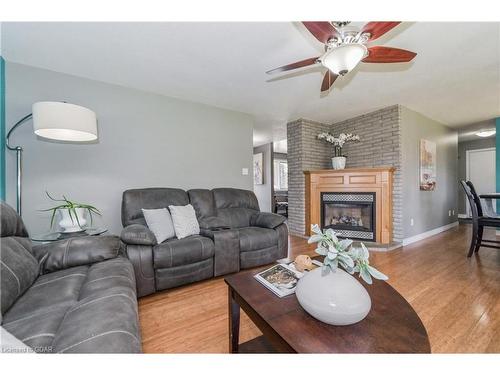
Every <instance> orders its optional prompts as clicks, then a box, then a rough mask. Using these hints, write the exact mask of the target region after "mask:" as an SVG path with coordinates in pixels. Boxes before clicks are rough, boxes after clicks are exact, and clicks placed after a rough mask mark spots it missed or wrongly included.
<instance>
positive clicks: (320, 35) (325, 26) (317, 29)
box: [302, 21, 338, 43]
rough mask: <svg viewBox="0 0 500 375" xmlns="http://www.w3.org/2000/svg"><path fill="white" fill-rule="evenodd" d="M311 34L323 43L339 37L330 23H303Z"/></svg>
mask: <svg viewBox="0 0 500 375" xmlns="http://www.w3.org/2000/svg"><path fill="white" fill-rule="evenodd" d="M302 23H303V24H304V26H305V27H306V29H307V30H309V32H310V33H311V34H312V35H314V36H315V38H316V39H318V40H319V41H320V42H321V43H326V42H328V39H330V38H332V37H334V36H337V35H338V33H337V30H336V29H335V28H334V27H333V26H332V24H331V23H330V22H325V21H323V22H302Z"/></svg>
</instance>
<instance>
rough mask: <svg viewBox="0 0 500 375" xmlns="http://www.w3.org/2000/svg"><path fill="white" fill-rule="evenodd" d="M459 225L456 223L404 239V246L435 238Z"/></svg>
mask: <svg viewBox="0 0 500 375" xmlns="http://www.w3.org/2000/svg"><path fill="white" fill-rule="evenodd" d="M457 225H458V221H455V222H453V223H450V224H447V225H443V226H442V227H439V228H435V229H432V230H429V231H427V232H424V233H420V234H417V235H415V236H412V237H408V238H405V239H403V246H406V245H409V244H411V243H414V242H417V241H421V240H423V239H425V238H427V237H431V236H434V235H436V234H438V233H441V232H444V231H447V230H449V229H451V228H454V227H456V226H457Z"/></svg>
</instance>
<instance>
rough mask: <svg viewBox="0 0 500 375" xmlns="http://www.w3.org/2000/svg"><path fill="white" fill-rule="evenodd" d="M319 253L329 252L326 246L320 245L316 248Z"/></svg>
mask: <svg viewBox="0 0 500 375" xmlns="http://www.w3.org/2000/svg"><path fill="white" fill-rule="evenodd" d="M314 251H316V253H317V254H319V255H326V254H327V253H328V250H326V249H325V248H324V247H321V246H319V247H318V248H317V249H316V250H314Z"/></svg>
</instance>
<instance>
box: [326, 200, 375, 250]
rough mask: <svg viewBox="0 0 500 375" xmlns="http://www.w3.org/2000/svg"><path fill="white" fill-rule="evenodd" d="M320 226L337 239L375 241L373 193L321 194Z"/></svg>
mask: <svg viewBox="0 0 500 375" xmlns="http://www.w3.org/2000/svg"><path fill="white" fill-rule="evenodd" d="M321 226H322V228H323V229H326V228H332V229H333V230H334V231H335V232H336V233H337V236H338V237H348V238H351V239H357V240H364V241H376V235H375V193H364V192H363V193H358V192H331V193H321Z"/></svg>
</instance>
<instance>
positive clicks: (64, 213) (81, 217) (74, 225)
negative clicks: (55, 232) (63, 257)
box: [58, 207, 87, 233]
mask: <svg viewBox="0 0 500 375" xmlns="http://www.w3.org/2000/svg"><path fill="white" fill-rule="evenodd" d="M58 211H59V213H60V215H61V221H59V226H60V227H61V231H62V232H65V233H72V232H80V231H82V230H84V228H85V225H86V224H87V220H86V219H85V211H86V209H85V208H81V207H80V208H75V211H76V214H77V216H78V221H77V220H76V218H75V213H74V211H72V212H71V216H70V215H69V210H68V209H67V208H65V209H59V210H58ZM78 223H80V225H78Z"/></svg>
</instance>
